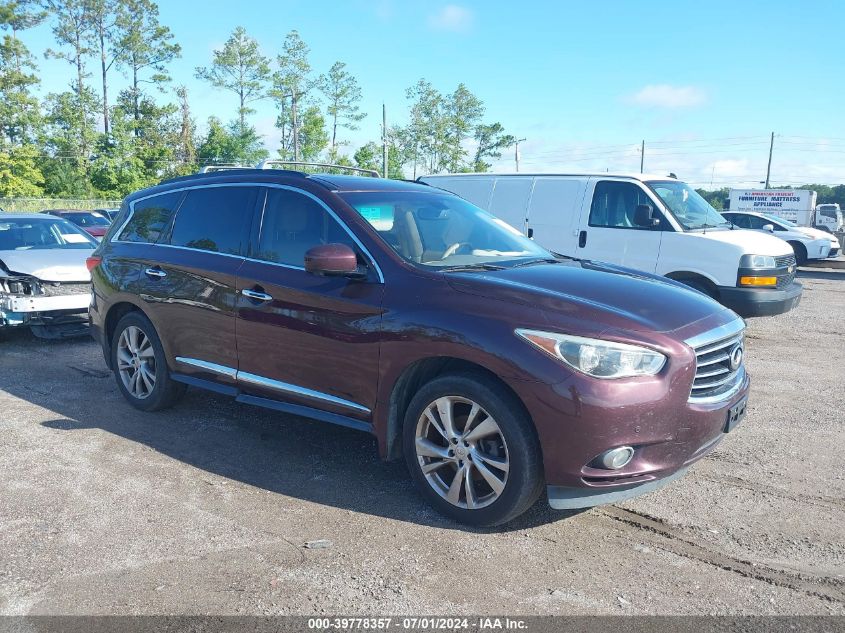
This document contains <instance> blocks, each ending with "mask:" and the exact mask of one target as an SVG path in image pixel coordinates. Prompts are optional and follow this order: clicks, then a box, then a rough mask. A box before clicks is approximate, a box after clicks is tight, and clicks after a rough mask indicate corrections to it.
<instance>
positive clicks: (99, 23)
mask: <svg viewBox="0 0 845 633" xmlns="http://www.w3.org/2000/svg"><path fill="white" fill-rule="evenodd" d="M87 2H88V7H87V8H88V18H89V20H90V21H91V29H90V32H89V36H90V38H91V43H92V45H93V46H94V48H95V50H96V51H97V52H98V54H99V56H100V77H101V81H102V85H103V129H104V130H105V134H106V136H108V135H109V84H108V72H109V70H111V67H112V65H113V64H114V63H115V61H116V60H117V59H118V57H119V56H120V49H117V50H115V46H116V45H118V42H117V39H118V34H117V28H116V27H117V22H118V0H87Z"/></svg>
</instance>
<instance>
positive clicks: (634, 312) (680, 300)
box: [445, 260, 737, 332]
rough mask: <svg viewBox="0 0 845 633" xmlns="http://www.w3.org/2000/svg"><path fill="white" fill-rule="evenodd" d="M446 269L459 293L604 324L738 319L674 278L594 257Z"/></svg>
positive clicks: (663, 325)
mask: <svg viewBox="0 0 845 633" xmlns="http://www.w3.org/2000/svg"><path fill="white" fill-rule="evenodd" d="M445 274H446V275H447V280H448V281H449V283H450V285H452V287H453V288H455V290H457V291H459V292H466V293H469V294H474V295H478V296H482V297H487V298H495V299H499V300H502V301H511V302H517V303H523V304H525V305H529V306H531V307H532V308H539V309H541V310H544V311H546V312H547V313H558V314H561V315H565V316H566V317H569V318H576V319H580V320H584V321H589V322H591V323H593V324H594V325H596V326H597V327H605V328H607V329H610V328H622V329H628V330H638V331H651V332H671V331H673V330H677V329H679V328H681V327H684V326H687V325H690V324H692V323H695V322H696V321H700V320H702V319H706V318H708V317H714V316H715V315H717V314H719V313H724V315H723V317H724V320H725V321H729V320H734V319H736V318H737V317H736V315H735V314H734V313H733V312H731V311H730V310H729V309H727V308H725V307H724V306H722V305H720V304H719V303H717V302H716V301H714V300H713V299H711V298H710V297H707V296H705V295H703V294H702V293H700V292H698V291H696V290H692V289H690V288H687V287H686V286H684V285H682V284H680V283H678V282H675V281H671V280H668V279H664V278H663V277H658V276H656V275H650V274H648V273H641V272H638V271H635V270H631V269H629V268H622V267H619V266H613V265H610V264H602V263H598V262H590V261H584V260H581V261H579V260H574V261H571V262H562V263H557V264H535V265H532V266H526V267H524V268H510V269H505V270H501V271H489V272H488V271H485V272H462V273H458V272H454V273H445Z"/></svg>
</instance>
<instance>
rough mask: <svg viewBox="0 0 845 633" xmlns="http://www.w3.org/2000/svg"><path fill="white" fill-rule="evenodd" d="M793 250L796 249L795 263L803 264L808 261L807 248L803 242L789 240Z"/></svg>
mask: <svg viewBox="0 0 845 633" xmlns="http://www.w3.org/2000/svg"><path fill="white" fill-rule="evenodd" d="M789 245H790V246H791V247H792V250H793V251H795V263H796V264H798V265H799V266H803V265H804V264H806V263H807V249H806V247H805V246H804V245H803V244H802V243H801V242H789Z"/></svg>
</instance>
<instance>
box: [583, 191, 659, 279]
mask: <svg viewBox="0 0 845 633" xmlns="http://www.w3.org/2000/svg"><path fill="white" fill-rule="evenodd" d="M589 190H590V193H591V195H590V198H589V199H590V204H589V206H588V205H586V204H585V205H584V209H583V211H582V214H581V225H580V230H579V231H578V237H577V239H578V246H577V251H576V252H577V256H578V257H580V258H583V259H593V260H596V261H604V262H610V263H612V264H620V265H622V266H628V267H630V268H635V269H637V270H644V271H646V272H650V273H653V272H655V270H656V269H657V260H658V257H659V255H660V243H661V239H662V235H663V231H662V229H663V228H664V227H665V225H666V222H667V221H666V219H665V218H663V216H662V214H661V212H660V211H659V208H660V207H659V205H658V204H657V203H656V202H655V200H654V199H653V198H651V196H650V195H649V194H648V193H646V191H645V190H644V189H643V188H642V187H641V186H640V185H639V184H637V183H634V182H631V181H627V180H613V179H606V180H605V179H595V180H593V181H592V183H591V185H590V187H589ZM640 204H648V205H649V206H651V207H652V209H653V210H654V217H658V218H661V225H660V226H658V227H655V228H647V227H641V226H637V225H636V224H635V223H634V213H635V210H636V208H637V205H640Z"/></svg>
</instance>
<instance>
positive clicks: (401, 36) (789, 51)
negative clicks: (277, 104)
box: [22, 0, 845, 189]
mask: <svg viewBox="0 0 845 633" xmlns="http://www.w3.org/2000/svg"><path fill="white" fill-rule="evenodd" d="M159 8H160V13H161V21H162V23H163V24H166V25H167V26H169V27H170V28H171V30H172V31H173V33H174V35H175V38H176V41H178V42H179V43H180V44H181V45H182V49H183V55H182V58H181V59H179V60H177V61H176V62H174V63H173V64H172V66H171V74H172V76H173V78H174V81H173V85H174V86H175V85H178V84H184V85H185V86H187V88H188V90H189V98H190V102H191V107H192V110H193V113H194V115H195V117H196V119H197V121H198V123H199V124H200V127H201V128H202V124H203V122H204V121H205V120H206V119H207V118H208V117H209V116H210V115H216V116H218V117H220V118H222V119H224V120H230V119H233V118H234V117H235V114H236V111H237V101H236V97H235V96H234V94H231V93H226V92H223V91H220V90H218V89H215V88H212V87H211V86H209V85H208V84H206V83H204V82H202V81H200V80H198V79H196V78H195V77H194V70H195V68H196V67H197V66H205V65H209V64H210V62H211V59H212V54H213V51H214V50H215V49H218V48H221V47H222V45H223V43H224V42H225V40H226V38H227V37H228V36H229V34H230V33H231V31H232V30H233V29H234V28H235V27H236V26H243V27H244V28H245V29H246V30H247V32H248V33H249V34H250V35H251V36H252V37H254V38H255V39H256V40H257V41H258V42H259V44H260V46H261V49H262V52H263V53H264V55H266V56H268V57H271V58H272V59H273V60H275V58H276V56H277V55H278V54H279V52H280V50H281V45H282V42H283V40H284V37H285V34H286V33H287V32H288V31H289V30H291V29H297V30H298V31H299V33H300V35H301V36H302V38H303V39H304V41H305V42H306V43H307V44H308V45H309V46H310V48H311V56H310V60H311V65H312V67H313V68H314V70H315V71H316V72H317V73H320V72H325V71H326V70H328V68H329V67H330V66H331V64H332V63H334V62H335V61H338V60H340V61H343V62H346V64H347V65H348V70H350V71H351V72H352V73H353V74H354V75H355V76H356V77H357V78H358V81H359V82H360V85H361V88H362V91H363V95H364V99H363V102H362V104H361V105H362V110H363V111H365V112H367V113H368V116H367V118H366V119H364V121H362V123H361V127H360V129H359V130H357V131H344V132H343V133H342V135H341V138H343V139H345V140H346V141H347V142H348V146H347V147H346V151H347V152H348V153H350V154H351V153H352V152H354V150H355V148H356V147H358V146H360V145H362V144H364V143H366V142H367V141H369V140H378V139H379V138H380V135H381V131H380V130H381V107H382V103H384V104H385V105H386V107H387V114H388V119H389V124H390V125H393V124H402V123H405V122H406V121H407V111H408V103H407V100H406V99H405V89H406V88H407V87H409V86H411V85H413V84H414V83H416V81H417V80H418V79H420V78H425V79H427V80H428V81H430V82H431V83H432V84H433V85H434V86H435V87H436V88H438V89H439V90H441V91H442V92H451V91H452V90H454V89H455V87H456V86H457V85H458V84H459V83H461V82H463V83H465V84H466V85H467V87H468V88H469V89H470V90H471V91H472V92H474V93H475V94H476V95H477V96H479V97H480V98H481V99H482V100H483V102H484V104H485V106H486V114H485V121H486V122H493V121H498V122H500V123H502V124H503V125H504V127H505V128H506V130H507V131H508V132H510V133H512V134H514V135H516V136H517V137H518V138H525V139H526V140H525V141H524V142H522V143H520V146H519V153H520V171H523V172H528V171H533V172H555V171H565V172H570V173H572V172H574V171H577V172H582V171H583V172H590V171H606V170H610V171H639V170H640V143H641V141H643V140H644V141H645V157H644V163H645V165H644V167H645V171H646V172H652V173H661V174H663V173H666V172H669V171H671V172H674V173H676V174H677V175H678V177H679V178H681V179H682V180H686V181H687V182H691V183H693V184H695V185H696V186H700V187H704V188H708V189H709V188H718V187H723V186H745V187H750V186H759V184H758V183H760V181H763V180H765V176H766V164H767V159H768V151H769V142H770V134H771V133H772V132H774V133H775V139H774V152H773V160H772V168H771V172H772V183H773V184H804V183H825V184H839V183H845V119H843V111H845V81H843V69H845V64H844V63H843V62H845V45H843V40H842V37H841V33H840V32H839V31H840V28H839V27H841V26H842V24H845V2H841V1H840V0H803V1H802V2H800V3H797V2H794V1H793V0H766V1H764V0H755V1H737V0H731V1H723V0H707V2H690V1H687V0H674V1H673V2H664V1H662V0H648V1H642V0H641V1H635V0H631V1H625V0H604V1H603V2H583V1H580V2H575V1H570V0H557V1H555V0H547V1H540V0H522V1H520V2H513V1H512V0H511V1H500V0H487V1H479V2H475V1H470V0H456V1H454V2H450V1H445V2H441V1H439V0H427V1H424V0H401V1H400V0H274V1H273V2H268V1H265V0H246V1H241V2H232V1H231V0H228V1H224V0H203V1H201V2H200V1H195V0H160V2H159ZM50 28H51V25H50V23H49V22H48V23H47V24H44V25H42V26H39V27H37V28H36V29H33V30H31V31H27V32H25V33H23V34H22V39H23V40H24V42H25V43H26V45H27V46H28V47H29V48H30V50H31V51H32V52H33V53H35V54H36V55H38V56H39V58H40V59H39V68H40V73H41V76H42V82H43V84H42V91H43V92H44V93H47V92H53V91H60V90H64V89H67V86H68V82H69V80H70V76H71V74H72V73H71V72H70V70H71V69H70V67H69V66H68V65H67V64H66V63H65V62H62V61H60V60H48V59H43V56H42V53H43V51H44V50H45V49H46V48H48V47H50V46H54V43H53V41H52V36H51V32H50ZM90 70H92V71H96V68H94V66H93V64H91V67H90ZM95 79H96V75H93V76H92V82H93V81H95ZM123 82H125V79H124V78H123V77H122V76H120V74H119V73H116V74H115V76H114V77H113V79H112V82H111V86H112V87H111V88H110V90H111V91H112V93H116V92H117V90H116V89H115V88H118V89H119V88H121V87H122V85H121V84H123ZM92 85H96V83H92ZM160 98H161V99H168V98H169V99H173V97H172V95H162V96H161V97H160ZM256 109H257V112H256V113H255V114H254V115H252V116H251V117H250V122H251V123H252V124H253V125H255V126H256V128H257V129H258V131H259V132H260V133H261V134H262V135H263V136H264V141H265V144H266V145H267V147H268V149H270V150H271V151H272V152H273V153H275V150H276V149H277V147H278V130H276V129H275V127H274V121H275V109H274V106H273V103H272V102H271V101H270V100H267V101H262V102H259V103H258V104H256ZM514 169H515V161H514V150H513V148H511V149H509V150H507V151H506V153H505V154H504V155H503V156H502V158H501V159H500V160H498V161H495V164H494V170H495V171H501V172H512V171H514ZM407 175H409V176H410V174H407ZM418 175H421V174H418Z"/></svg>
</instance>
